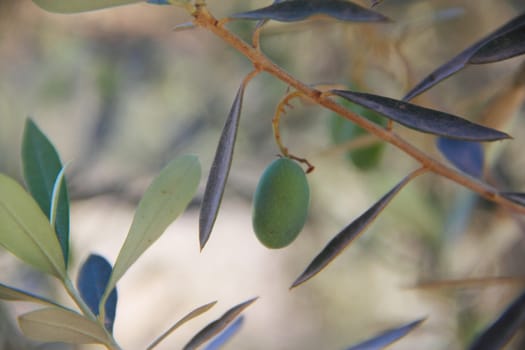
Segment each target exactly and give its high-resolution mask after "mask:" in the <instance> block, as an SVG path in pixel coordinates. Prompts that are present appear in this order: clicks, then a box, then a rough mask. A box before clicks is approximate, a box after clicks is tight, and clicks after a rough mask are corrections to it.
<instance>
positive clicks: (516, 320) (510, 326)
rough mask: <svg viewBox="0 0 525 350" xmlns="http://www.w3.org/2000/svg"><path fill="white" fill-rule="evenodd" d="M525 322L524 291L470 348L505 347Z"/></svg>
mask: <svg viewBox="0 0 525 350" xmlns="http://www.w3.org/2000/svg"><path fill="white" fill-rule="evenodd" d="M524 324H525V293H522V294H521V295H520V296H519V297H518V298H517V299H516V300H514V302H513V303H512V304H510V305H509V306H508V307H507V309H506V310H505V311H503V313H502V314H501V315H500V316H499V317H498V318H497V319H496V320H495V321H494V323H493V324H491V325H490V326H489V327H488V328H487V329H485V330H484V331H483V332H482V333H481V334H480V335H479V336H478V337H477V338H476V339H475V340H474V342H473V343H472V344H471V345H470V347H469V350H497V349H503V347H504V346H505V344H507V343H508V342H509V341H510V339H511V338H512V337H513V336H514V334H515V333H516V332H517V331H518V330H519V329H520V328H522V327H523V325H524Z"/></svg>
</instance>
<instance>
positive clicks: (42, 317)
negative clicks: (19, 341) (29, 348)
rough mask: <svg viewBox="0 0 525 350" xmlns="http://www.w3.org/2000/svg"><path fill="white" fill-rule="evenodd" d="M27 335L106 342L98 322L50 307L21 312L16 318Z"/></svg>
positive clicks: (87, 342)
mask: <svg viewBox="0 0 525 350" xmlns="http://www.w3.org/2000/svg"><path fill="white" fill-rule="evenodd" d="M18 323H19V325H20V329H21V330H22V332H23V333H24V335H26V336H27V337H29V338H31V339H33V340H37V341H44V342H65V343H73V344H107V343H109V342H110V341H109V340H108V338H107V336H106V333H105V332H104V330H103V329H102V328H101V326H100V325H99V324H98V323H95V322H94V321H91V320H89V319H87V318H85V317H84V316H82V315H80V314H78V313H76V312H74V311H71V310H68V309H63V308H58V307H50V308H45V309H40V310H36V311H32V312H29V313H26V314H23V315H22V316H20V317H19V318H18Z"/></svg>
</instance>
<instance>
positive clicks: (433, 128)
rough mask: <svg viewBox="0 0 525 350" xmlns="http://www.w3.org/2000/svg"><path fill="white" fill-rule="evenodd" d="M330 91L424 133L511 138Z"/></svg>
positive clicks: (412, 108)
mask: <svg viewBox="0 0 525 350" xmlns="http://www.w3.org/2000/svg"><path fill="white" fill-rule="evenodd" d="M331 92H332V93H333V94H334V95H337V96H340V97H342V98H344V99H347V100H349V101H351V102H354V103H357V104H359V105H361V106H363V107H366V108H368V109H371V110H373V111H375V112H377V113H379V114H381V115H383V116H385V117H387V118H389V119H391V120H393V121H396V122H398V123H399V124H401V125H404V126H406V127H407V128H411V129H414V130H418V131H421V132H424V133H429V134H435V135H440V136H446V137H449V138H454V139H459V140H467V141H497V140H502V139H508V138H510V136H509V135H508V134H506V133H504V132H501V131H498V130H495V129H492V128H488V127H486V126H483V125H479V124H475V123H473V122H470V121H468V120H466V119H463V118H460V117H458V116H455V115H452V114H448V113H444V112H441V111H437V110H434V109H429V108H425V107H421V106H417V105H414V104H411V103H407V102H403V101H400V100H396V99H392V98H388V97H384V96H378V95H373V94H366V93H360V92H353V91H348V90H332V91H331Z"/></svg>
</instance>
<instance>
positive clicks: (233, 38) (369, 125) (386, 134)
mask: <svg viewBox="0 0 525 350" xmlns="http://www.w3.org/2000/svg"><path fill="white" fill-rule="evenodd" d="M191 14H192V16H193V17H194V23H195V25H196V26H199V27H201V28H203V29H206V30H208V31H210V32H212V33H213V34H215V35H216V36H218V37H219V38H220V39H222V40H223V41H225V42H226V43H227V44H229V45H230V46H232V47H233V48H234V49H236V50H237V51H239V52H240V53H241V54H242V55H244V56H245V57H246V58H248V59H249V60H250V61H251V62H252V64H253V65H254V67H255V70H258V71H265V72H267V73H269V74H271V75H273V76H274V77H275V78H277V79H279V80H281V81H282V82H284V83H286V84H287V85H289V86H291V87H293V88H294V89H296V90H297V91H299V92H301V94H302V96H303V97H304V98H307V99H309V100H311V101H312V102H314V103H315V104H318V105H321V106H323V107H325V108H326V109H329V110H331V111H333V112H335V113H337V114H339V115H341V116H343V117H344V118H346V119H348V120H350V121H352V122H354V123H355V124H357V125H359V126H360V127H361V128H363V129H365V130H367V131H368V132H370V133H372V134H374V135H376V136H377V137H379V138H380V139H382V140H384V141H386V142H388V143H390V144H391V145H393V146H395V147H397V148H398V149H400V150H401V151H402V152H404V153H406V154H407V155H409V156H410V157H412V158H413V159H415V160H416V161H417V162H419V163H420V164H421V166H422V167H424V168H426V169H428V171H430V172H433V173H435V174H437V175H440V176H443V177H445V178H447V179H449V180H451V181H453V182H455V183H457V184H459V185H461V186H463V187H466V188H468V189H470V190H472V191H474V192H476V193H478V194H479V195H480V196H482V197H484V198H486V199H487V200H489V201H492V202H494V203H498V204H500V205H501V206H503V207H505V208H507V209H510V210H513V211H516V212H519V213H522V214H525V207H523V206H521V205H519V204H517V203H515V202H512V201H510V200H508V199H506V198H505V197H503V196H501V195H500V194H499V192H498V190H496V189H495V188H493V187H492V186H489V185H488V184H485V183H483V182H481V181H478V180H476V179H474V178H472V177H470V176H468V175H465V174H462V173H460V172H459V171H457V170H455V169H453V168H451V167H449V166H447V165H445V164H444V163H442V162H440V161H438V160H436V159H434V158H433V157H431V156H430V155H428V154H426V153H425V152H422V151H421V150H419V149H418V148H417V147H416V146H414V145H412V144H411V143H409V142H407V141H406V140H405V139H404V138H402V137H401V136H399V135H398V134H396V133H395V132H394V131H393V130H391V129H389V128H384V127H382V126H379V125H377V124H375V123H373V122H371V121H369V120H367V119H365V118H363V117H361V116H359V115H358V114H355V113H353V112H352V111H350V110H348V109H346V108H344V107H343V106H341V105H340V104H338V103H336V102H335V101H334V100H332V99H331V98H330V96H329V94H324V93H323V92H322V91H320V90H317V89H315V88H313V87H311V86H308V85H307V84H304V83H303V82H301V81H299V80H298V79H296V78H294V77H293V76H291V75H290V74H289V73H287V72H286V71H284V70H283V69H282V68H281V67H279V66H278V65H276V64H275V63H273V62H272V61H271V60H270V59H269V58H268V57H267V56H266V55H264V53H263V52H262V51H261V50H260V49H259V48H258V47H254V46H252V45H250V44H248V43H247V42H245V41H244V40H242V39H240V38H239V37H238V36H237V35H235V34H234V33H232V32H231V31H230V30H228V29H227V28H226V27H224V26H223V25H222V23H220V22H219V21H218V20H217V19H216V18H215V17H214V16H213V15H212V14H211V13H210V12H209V11H208V9H207V7H206V6H205V5H204V4H196V6H195V10H194V11H193V12H192V13H191Z"/></svg>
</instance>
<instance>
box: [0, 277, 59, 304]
mask: <svg viewBox="0 0 525 350" xmlns="http://www.w3.org/2000/svg"><path fill="white" fill-rule="evenodd" d="M0 299H2V300H7V301H29V302H32V303H38V304H44V305H48V306H60V305H58V304H57V303H55V302H54V301H51V300H49V299H46V298H44V297H41V296H39V295H36V294H33V293H29V292H26V291H25V290H22V289H18V288H14V287H10V286H6V285H5V284H3V283H0Z"/></svg>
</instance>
